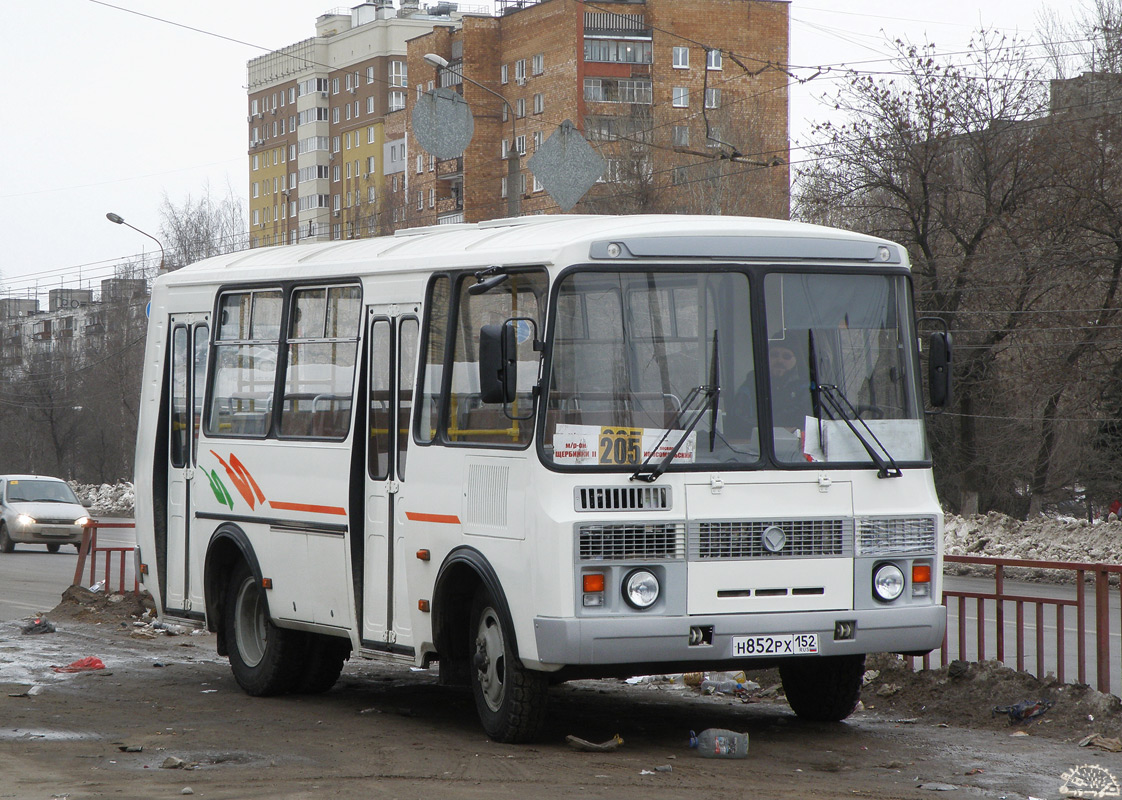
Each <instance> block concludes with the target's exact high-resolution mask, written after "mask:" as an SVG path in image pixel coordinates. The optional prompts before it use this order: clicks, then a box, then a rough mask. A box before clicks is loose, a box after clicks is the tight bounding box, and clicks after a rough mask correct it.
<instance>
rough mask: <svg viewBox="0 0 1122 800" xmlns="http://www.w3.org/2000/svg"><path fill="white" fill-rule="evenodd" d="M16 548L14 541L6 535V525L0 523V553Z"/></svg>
mask: <svg viewBox="0 0 1122 800" xmlns="http://www.w3.org/2000/svg"><path fill="white" fill-rule="evenodd" d="M15 549H16V543H15V542H13V541H12V537H11V536H9V535H8V526H7V525H4V524H3V523H0V553H10V552H12V551H13V550H15Z"/></svg>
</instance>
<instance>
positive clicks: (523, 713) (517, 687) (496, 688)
mask: <svg viewBox="0 0 1122 800" xmlns="http://www.w3.org/2000/svg"><path fill="white" fill-rule="evenodd" d="M495 605H496V603H494V602H493V601H492V600H491V598H490V597H489V596H488V595H487V593H486V592H484V591H482V590H481V591H479V592H478V593H476V595H475V600H474V602H473V603H472V608H471V640H470V641H469V642H468V652H469V654H470V658H471V670H470V673H471V693H472V694H473V695H474V696H475V708H476V710H477V711H478V712H479V719H480V721H481V722H482V723H483V729H484V730H485V731H486V732H487V735H488V736H490V737H491V738H492V739H494V740H495V741H496V742H528V741H531V740H533V738H534V737H535V736H536V735H537V734H538V731H539V730H540V729H541V726H542V723H543V722H544V720H545V704H546V697H547V690H548V688H549V682H548V680H547V679H546V676H545V675H544V674H543V673H541V672H536V671H534V670H530V669H526V668H525V667H524V666H522V663H521V662H520V661H519V660H518V656H517V655H516V654H515V653H514V651H513V650H512V648H511V641H512V637H511V636H510V634H509V630H510V628H509V625H507V624H504V621H503V619H502V616H501V615H500V614H499V612H498V611H497V610H496V609H495Z"/></svg>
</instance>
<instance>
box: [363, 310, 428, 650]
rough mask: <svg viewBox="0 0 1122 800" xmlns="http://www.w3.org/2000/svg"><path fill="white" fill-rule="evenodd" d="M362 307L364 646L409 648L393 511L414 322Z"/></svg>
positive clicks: (405, 429) (402, 458) (401, 469)
mask: <svg viewBox="0 0 1122 800" xmlns="http://www.w3.org/2000/svg"><path fill="white" fill-rule="evenodd" d="M387 311H388V312H389V313H381V310H379V309H370V311H369V317H368V320H369V328H368V331H367V336H368V338H367V341H368V342H369V343H370V346H369V354H370V355H369V359H370V360H369V364H368V366H369V379H368V382H367V385H368V393H369V399H368V409H369V413H368V416H367V428H368V431H367V434H368V435H367V445H366V447H367V458H366V479H365V480H366V492H365V504H366V517H365V532H364V546H363V561H364V565H363V581H362V586H363V588H362V593H361V605H362V611H361V620H362V641H363V645H364V646H365V647H369V648H371V649H376V650H386V651H390V652H402V653H411V652H412V639H413V637H412V628H411V623H410V616H409V603H408V587H407V585H406V580H405V564H406V560H405V542H404V539H403V537H402V536H401V534H400V528H399V527H398V526H397V525H395V517H396V515H397V514H398V509H399V507H400V504H401V500H402V496H403V494H404V493H405V492H406V482H405V475H406V471H405V462H406V454H407V451H408V445H409V412H410V408H411V406H412V401H413V372H414V369H415V367H416V363H417V338H418V331H419V323H418V321H417V318H416V317H415V316H401V315H398V314H396V313H394V312H396V311H397V309H387Z"/></svg>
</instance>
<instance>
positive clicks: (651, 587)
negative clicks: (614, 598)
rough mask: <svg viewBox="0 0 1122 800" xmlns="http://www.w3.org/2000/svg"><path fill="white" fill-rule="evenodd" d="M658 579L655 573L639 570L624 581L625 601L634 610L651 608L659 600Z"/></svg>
mask: <svg viewBox="0 0 1122 800" xmlns="http://www.w3.org/2000/svg"><path fill="white" fill-rule="evenodd" d="M658 595H659V585H658V578H656V577H655V575H654V573H653V572H650V571H648V570H645V569H637V570H635V571H633V572H632V573H631V574H629V575H628V576H627V577H626V578H624V581H623V599H624V600H626V601H627V604H628V605H629V606H631V607H632V608H639V609H643V608H650V607H651V606H653V605H654V604H655V602H656V601H657V600H658Z"/></svg>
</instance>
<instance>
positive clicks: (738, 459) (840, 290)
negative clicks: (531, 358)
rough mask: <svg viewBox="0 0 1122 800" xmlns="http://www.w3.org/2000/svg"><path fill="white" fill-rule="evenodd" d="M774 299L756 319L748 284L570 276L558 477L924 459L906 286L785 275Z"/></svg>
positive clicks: (559, 310)
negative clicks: (567, 470) (570, 472)
mask: <svg viewBox="0 0 1122 800" xmlns="http://www.w3.org/2000/svg"><path fill="white" fill-rule="evenodd" d="M761 288H762V291H763V295H764V302H763V308H764V318H763V319H760V320H754V319H753V313H754V312H753V310H754V309H756V310H757V311H758V309H759V307H760V305H759V304H755V305H754V304H753V303H752V299H751V294H752V291H751V288H750V282H749V276H748V275H747V274H746V273H744V272H738V271H711V272H700V271H690V272H674V271H617V272H603V271H595V272H593V271H591V270H589V271H574V272H571V273H569V274H568V275H566V276H565V277H563V278H562V280H561V283H560V285H559V287H558V293H557V307H556V320H555V328H554V333H553V344H552V359H551V364H552V366H551V372H550V376H549V381H548V390H547V391H548V394H547V396H546V398H545V403H544V406H543V407H544V409H545V421H544V435H543V437H542V452H543V455H544V457H545V459H546V460H547V462H550V463H552V464H554V465H556V466H561V467H600V468H604V467H614V468H617V469H621V468H622V469H626V468H631V469H632V470H637V471H636V475H637V476H642V475H643V474H644V471H647V474H649V472H651V471H653V472H655V474H658V473H661V472H663V471H665V470H666V469H670V470H673V469H675V468H678V467H688V466H689V465H709V466H715V465H722V469H735V468H737V467H753V466H756V467H758V466H763V465H765V464H767V463H774V464H777V465H792V466H793V465H802V466H805V465H807V464H808V463H811V462H832V463H839V464H841V463H845V464H850V465H852V464H854V463H856V464H858V465H860V466H877V465H878V462H879V465H883V461H884V460H885V459H887V460H888V461H896V462H900V461H913V462H914V461H919V460H923V459H924V458H925V457H926V445H925V443H924V439H923V423H922V406H921V404H920V402H919V395H918V391H917V387H916V385H915V384H916V381H915V379H914V376H915V374H916V371H915V368H914V364H913V353H912V349H911V347H910V346H909V342H910V333H909V330H910V327H909V326H910V314H909V312H908V308H909V306H908V294H907V283H906V279H905V278H904V277H902V276H886V275H868V274H838V273H830V274H822V273H813V274H811V273H794V272H773V273H771V274H768V275H766V276H764V280H763V282H762V287H761ZM764 332H766V340H765V341H759V340H760V339H762V338H763V337H764ZM760 359H766V363H764V366H763V367H762V368H757V361H758V360H760ZM761 431H763V433H761ZM866 444H868V445H869V447H866ZM870 447H871V449H872V451H873V454H876V455H873V454H871V453H870V452H869V448H870Z"/></svg>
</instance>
